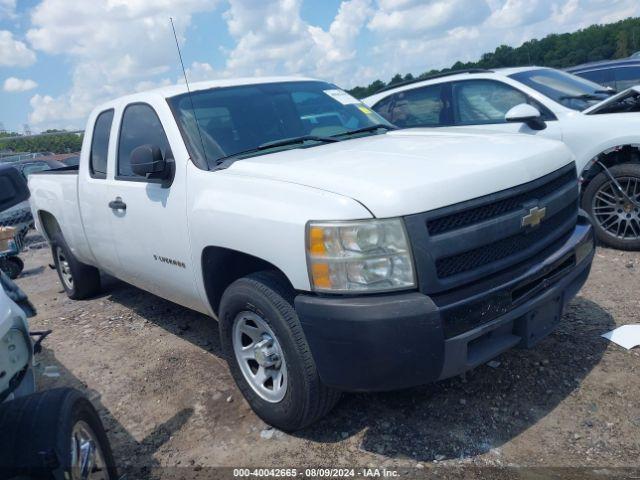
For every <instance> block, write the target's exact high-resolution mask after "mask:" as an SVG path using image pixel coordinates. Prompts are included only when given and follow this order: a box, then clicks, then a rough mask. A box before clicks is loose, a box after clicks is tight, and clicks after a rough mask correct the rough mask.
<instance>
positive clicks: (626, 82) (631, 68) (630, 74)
mask: <svg viewBox="0 0 640 480" xmlns="http://www.w3.org/2000/svg"><path fill="white" fill-rule="evenodd" d="M566 71H567V72H569V73H573V74H574V75H578V76H580V77H583V78H586V79H587V80H591V81H592V82H595V83H599V84H600V85H603V86H605V87H609V88H612V89H614V90H616V91H618V92H622V91H623V90H626V89H627V88H631V87H633V86H636V85H640V52H638V53H635V54H633V55H632V56H630V57H629V58H623V59H620V60H604V61H600V62H591V63H583V64H582V65H577V66H575V67H571V68H567V69H566Z"/></svg>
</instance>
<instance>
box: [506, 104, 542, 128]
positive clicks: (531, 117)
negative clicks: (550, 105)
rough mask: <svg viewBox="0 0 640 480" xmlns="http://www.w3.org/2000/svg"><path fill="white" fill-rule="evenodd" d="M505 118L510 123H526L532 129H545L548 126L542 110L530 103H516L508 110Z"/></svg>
mask: <svg viewBox="0 0 640 480" xmlns="http://www.w3.org/2000/svg"><path fill="white" fill-rule="evenodd" d="M504 119H505V120H506V121H507V122H510V123H526V124H527V126H528V127H529V128H530V129H531V130H544V129H545V128H547V124H546V123H545V122H544V120H543V119H542V114H541V113H540V111H539V110H538V109H537V108H536V107H533V106H531V105H529V104H528V103H521V104H520V105H516V106H515V107H513V108H512V109H511V110H509V111H508V112H507V114H506V115H505V116H504Z"/></svg>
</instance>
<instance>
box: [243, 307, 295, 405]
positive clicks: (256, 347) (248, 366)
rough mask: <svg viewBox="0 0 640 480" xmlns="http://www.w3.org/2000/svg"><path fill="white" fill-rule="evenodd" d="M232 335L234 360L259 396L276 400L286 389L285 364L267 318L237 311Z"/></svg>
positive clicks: (276, 401)
mask: <svg viewBox="0 0 640 480" xmlns="http://www.w3.org/2000/svg"><path fill="white" fill-rule="evenodd" d="M232 336H233V338H232V340H233V351H234V354H235V357H236V361H237V363H238V366H239V367H240V371H241V372H242V375H243V376H244V378H245V380H246V381H247V383H248V384H249V386H250V387H251V389H252V390H253V391H254V392H255V393H256V394H257V395H258V396H260V398H262V399H263V400H266V401H268V402H271V403H278V402H280V401H281V400H282V399H283V398H284V396H285V394H286V393H287V383H288V382H287V378H288V375H287V365H286V362H285V358H284V355H283V353H282V348H281V347H280V343H279V342H278V338H277V337H276V335H275V334H274V332H273V330H272V329H271V327H270V326H269V324H268V323H267V321H266V320H265V319H264V318H262V317H261V316H260V315H258V314H257V313H255V312H249V311H245V312H240V313H239V314H238V315H236V318H235V319H234V321H233V329H232Z"/></svg>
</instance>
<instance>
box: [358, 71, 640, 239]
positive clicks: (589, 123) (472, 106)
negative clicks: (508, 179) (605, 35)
mask: <svg viewBox="0 0 640 480" xmlns="http://www.w3.org/2000/svg"><path fill="white" fill-rule="evenodd" d="M639 96H640V88H639V87H632V88H629V89H627V90H625V91H623V92H620V93H616V91H615V90H613V89H611V88H605V87H603V86H602V85H598V84H597V83H593V82H591V81H589V80H586V79H584V78H580V77H578V76H575V75H572V74H570V73H567V72H563V71H560V70H555V69H551V68H541V67H518V68H503V69H497V70H480V69H473V70H466V71H452V72H447V73H444V74H439V75H435V76H433V77H431V78H424V79H418V80H413V81H410V82H407V83H400V84H395V85H391V86H389V87H386V88H384V89H382V90H381V91H380V92H378V93H376V94H375V95H372V96H370V97H368V98H366V99H365V100H364V102H365V103H366V104H367V105H369V106H370V107H371V108H373V109H374V110H375V111H376V112H377V113H378V114H380V115H382V116H383V117H384V118H386V119H387V120H388V121H389V122H391V123H393V124H395V125H397V126H399V127H401V128H416V127H429V128H434V127H450V128H451V127H452V128H463V129H465V130H469V129H477V130H483V131H488V130H493V131H501V132H513V133H516V132H518V133H524V134H528V135H535V136H539V137H545V138H552V139H556V140H561V141H563V142H564V143H565V144H566V145H567V146H568V147H569V148H570V149H571V151H572V152H573V154H574V155H575V157H576V164H577V166H578V172H579V174H580V177H581V181H582V193H581V204H582V208H583V209H584V210H585V211H586V212H587V213H588V214H589V215H590V216H591V218H592V219H593V221H594V225H595V231H596V235H597V237H598V239H599V240H600V241H601V242H602V243H603V244H605V245H609V246H611V247H614V248H619V249H623V250H638V249H640V100H639V98H640V97H639Z"/></svg>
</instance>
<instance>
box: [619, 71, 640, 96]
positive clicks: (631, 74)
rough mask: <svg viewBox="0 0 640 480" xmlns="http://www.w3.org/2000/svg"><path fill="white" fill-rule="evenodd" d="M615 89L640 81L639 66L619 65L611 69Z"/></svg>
mask: <svg viewBox="0 0 640 480" xmlns="http://www.w3.org/2000/svg"><path fill="white" fill-rule="evenodd" d="M613 75H614V77H615V80H616V85H615V86H616V89H617V90H618V91H619V92H622V91H623V90H626V89H627V88H631V87H633V86H635V85H638V84H639V83H640V67H619V68H615V69H614V70H613Z"/></svg>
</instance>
